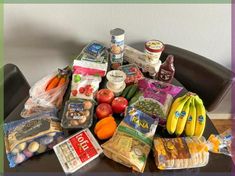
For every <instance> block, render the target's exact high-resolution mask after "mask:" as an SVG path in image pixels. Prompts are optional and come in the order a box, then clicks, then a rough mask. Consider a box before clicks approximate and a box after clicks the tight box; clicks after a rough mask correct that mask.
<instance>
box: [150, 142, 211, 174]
mask: <svg viewBox="0 0 235 176" xmlns="http://www.w3.org/2000/svg"><path fill="white" fill-rule="evenodd" d="M154 157H155V163H156V165H157V167H158V169H160V170H170V169H186V168H196V167H203V166H206V165H207V163H208V161H209V152H208V147H207V144H206V140H205V138H204V137H179V138H160V137H157V138H155V139H154Z"/></svg>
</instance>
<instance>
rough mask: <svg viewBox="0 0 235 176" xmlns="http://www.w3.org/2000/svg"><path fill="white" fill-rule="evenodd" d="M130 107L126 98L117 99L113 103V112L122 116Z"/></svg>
mask: <svg viewBox="0 0 235 176" xmlns="http://www.w3.org/2000/svg"><path fill="white" fill-rule="evenodd" d="M127 106H128V101H127V99H125V98H124V97H116V98H114V100H113V101H112V110H113V112H114V113H116V114H121V113H123V112H124V111H125V109H126V107H127Z"/></svg>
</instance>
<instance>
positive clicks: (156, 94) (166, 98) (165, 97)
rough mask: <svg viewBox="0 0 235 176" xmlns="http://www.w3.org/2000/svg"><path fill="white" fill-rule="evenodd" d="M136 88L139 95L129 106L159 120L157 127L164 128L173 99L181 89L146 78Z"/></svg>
mask: <svg viewBox="0 0 235 176" xmlns="http://www.w3.org/2000/svg"><path fill="white" fill-rule="evenodd" d="M138 87H139V89H140V94H139V96H138V98H137V99H136V100H135V101H134V102H133V101H131V103H132V104H131V106H133V107H135V108H137V109H139V110H141V111H143V112H144V113H146V114H148V115H150V116H152V117H153V118H159V125H162V126H164V125H165V124H166V117H167V114H168V112H169V109H170V107H171V104H172V102H173V98H174V97H175V96H176V95H177V94H178V93H179V92H180V91H181V90H182V89H183V88H182V87H178V86H175V85H172V84H168V83H164V82H160V81H157V80H153V79H147V78H144V79H141V80H139V81H138Z"/></svg>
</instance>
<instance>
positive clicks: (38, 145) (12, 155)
mask: <svg viewBox="0 0 235 176" xmlns="http://www.w3.org/2000/svg"><path fill="white" fill-rule="evenodd" d="M3 128H4V136H5V138H4V139H5V148H6V154H7V159H8V161H9V166H10V167H15V166H16V165H18V164H20V163H22V162H24V161H26V160H27V159H29V158H31V157H33V156H34V155H37V154H41V153H44V152H46V151H48V150H51V149H53V146H54V145H56V144H57V143H59V142H61V141H63V140H64V133H63V132H62V128H61V126H60V122H59V121H58V119H57V118H55V117H53V116H50V115H43V116H35V117H31V118H27V119H22V120H18V121H14V122H10V123H5V124H4V126H3Z"/></svg>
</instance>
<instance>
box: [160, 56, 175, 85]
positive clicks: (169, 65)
mask: <svg viewBox="0 0 235 176" xmlns="http://www.w3.org/2000/svg"><path fill="white" fill-rule="evenodd" d="M173 62H174V56H173V55H169V56H167V58H166V60H165V62H164V63H163V64H162V65H161V66H160V69H159V72H158V80H159V81H162V82H166V83H171V82H172V80H173V78H174V75H175V67H174V63H173Z"/></svg>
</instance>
